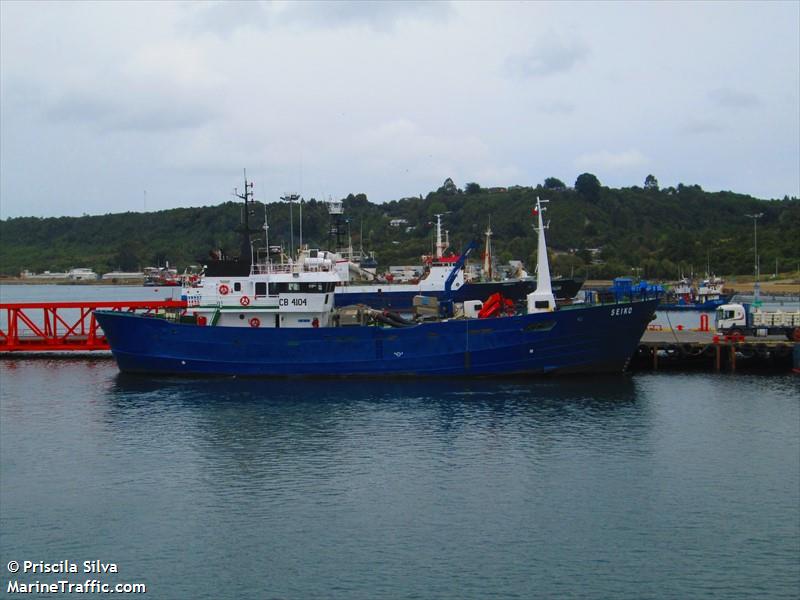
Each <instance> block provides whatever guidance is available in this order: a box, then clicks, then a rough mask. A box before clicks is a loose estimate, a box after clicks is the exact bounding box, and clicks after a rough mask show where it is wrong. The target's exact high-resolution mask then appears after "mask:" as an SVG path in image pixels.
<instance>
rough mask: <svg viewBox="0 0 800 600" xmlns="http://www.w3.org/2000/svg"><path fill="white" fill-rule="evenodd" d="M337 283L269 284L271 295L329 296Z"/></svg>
mask: <svg viewBox="0 0 800 600" xmlns="http://www.w3.org/2000/svg"><path fill="white" fill-rule="evenodd" d="M335 286H336V283H335V282H333V281H320V282H311V283H305V282H303V283H301V282H294V281H292V282H281V283H270V284H269V295H270V296H277V295H278V294H327V293H330V292H332V291H333V288H334V287H335Z"/></svg>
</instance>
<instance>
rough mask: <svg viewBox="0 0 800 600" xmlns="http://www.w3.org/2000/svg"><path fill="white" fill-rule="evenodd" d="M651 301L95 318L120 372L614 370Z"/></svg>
mask: <svg viewBox="0 0 800 600" xmlns="http://www.w3.org/2000/svg"><path fill="white" fill-rule="evenodd" d="M656 303H657V301H656V300H648V301H639V302H633V303H619V304H607V305H597V306H584V307H577V306H576V307H570V308H566V309H562V310H558V311H556V312H551V313H539V314H533V315H524V316H516V317H500V318H491V319H480V320H479V319H457V320H456V319H454V320H450V321H443V322H434V323H422V324H419V325H415V326H411V327H405V328H396V329H394V328H383V327H374V326H353V327H331V328H319V329H313V328H308V329H305V328H298V329H290V328H280V329H263V328H259V329H252V328H248V327H241V328H240V327H201V326H197V325H193V324H182V323H177V322H173V321H169V320H166V319H162V318H157V317H148V316H145V315H136V314H126V313H121V312H103V311H98V312H96V313H95V314H96V317H97V320H98V322H99V324H100V326H101V327H102V328H103V331H104V333H105V334H106V336H107V338H108V341H109V343H110V345H111V350H112V352H113V353H114V357H115V358H116V360H117V364H118V365H119V368H120V370H121V371H124V372H139V373H148V374H170V375H238V376H278V377H282V376H383V375H421V376H452V375H462V376H463V375H468V376H469V375H471V376H497V375H518V374H547V373H578V372H589V373H599V372H621V371H622V370H624V368H625V366H626V365H627V362H628V360H629V359H630V357H631V356H632V355H633V353H634V351H635V350H636V348H637V345H638V342H639V340H640V338H641V336H642V334H643V333H644V331H645V329H646V327H647V324H648V323H649V322H650V320H651V318H652V315H653V312H654V310H655V308H656Z"/></svg>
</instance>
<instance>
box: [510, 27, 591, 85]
mask: <svg viewBox="0 0 800 600" xmlns="http://www.w3.org/2000/svg"><path fill="white" fill-rule="evenodd" d="M588 55H589V49H588V48H587V46H586V45H585V44H583V43H582V42H581V41H579V40H577V39H565V38H564V37H563V36H561V35H559V34H556V33H553V32H548V33H547V34H546V35H544V36H542V37H540V38H539V40H538V41H537V42H536V44H534V46H533V48H531V49H530V50H529V51H528V52H525V53H522V54H514V55H512V56H510V57H509V59H508V68H509V69H510V71H511V72H512V73H513V74H515V75H518V76H523V77H546V76H549V75H555V74H557V73H563V72H566V71H569V70H571V69H572V68H573V67H575V65H577V64H578V63H579V62H581V61H583V60H584V59H585V58H586V57H587V56H588Z"/></svg>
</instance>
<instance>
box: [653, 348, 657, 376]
mask: <svg viewBox="0 0 800 600" xmlns="http://www.w3.org/2000/svg"><path fill="white" fill-rule="evenodd" d="M653 371H658V346H653Z"/></svg>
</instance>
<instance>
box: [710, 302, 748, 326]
mask: <svg viewBox="0 0 800 600" xmlns="http://www.w3.org/2000/svg"><path fill="white" fill-rule="evenodd" d="M747 325H748V323H747V305H744V304H723V305H722V306H720V307H719V308H717V312H716V314H715V317H714V326H715V327H716V329H717V331H728V330H731V329H736V328H737V327H739V328H742V327H747Z"/></svg>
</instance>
